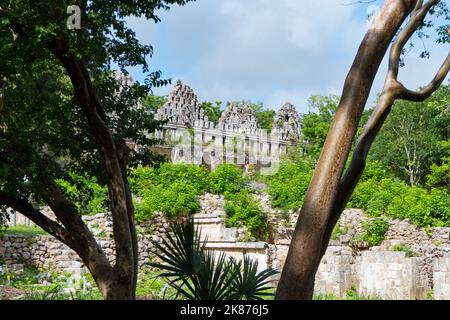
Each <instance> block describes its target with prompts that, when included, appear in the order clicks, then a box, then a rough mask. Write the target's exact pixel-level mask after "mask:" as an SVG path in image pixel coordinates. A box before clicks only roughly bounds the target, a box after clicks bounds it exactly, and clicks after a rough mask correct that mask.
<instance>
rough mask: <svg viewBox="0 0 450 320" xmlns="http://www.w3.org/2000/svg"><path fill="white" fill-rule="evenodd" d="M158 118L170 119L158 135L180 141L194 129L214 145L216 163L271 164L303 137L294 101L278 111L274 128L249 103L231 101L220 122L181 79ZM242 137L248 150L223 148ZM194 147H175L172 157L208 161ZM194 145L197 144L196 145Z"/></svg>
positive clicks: (199, 138)
mask: <svg viewBox="0 0 450 320" xmlns="http://www.w3.org/2000/svg"><path fill="white" fill-rule="evenodd" d="M155 119H156V120H167V121H168V122H167V124H166V125H164V127H163V130H161V131H157V132H156V133H155V135H154V136H155V138H157V139H161V140H164V141H166V142H167V141H169V142H170V141H172V142H173V141H179V139H180V138H181V137H182V136H183V135H184V136H187V134H186V133H182V131H183V129H193V131H194V140H195V141H196V143H198V144H200V145H201V146H203V147H204V146H207V145H212V146H214V150H211V147H210V148H203V149H208V150H206V153H207V154H208V155H207V158H208V159H209V161H211V163H208V164H211V165H212V166H214V163H215V164H218V163H221V162H223V161H224V160H226V161H227V162H233V163H236V162H237V164H243V165H247V164H263V165H267V164H270V163H271V162H273V161H277V159H278V156H279V155H280V154H281V153H283V152H284V151H285V149H286V147H287V146H288V145H292V144H295V143H297V142H298V141H299V140H300V137H301V120H300V116H299V114H298V113H297V111H296V110H295V107H294V106H293V105H292V104H291V103H286V104H285V105H284V106H283V107H282V108H281V109H280V111H279V112H278V113H277V114H276V117H275V121H274V123H273V128H272V132H271V133H268V132H266V130H263V129H261V126H260V124H259V123H258V119H257V117H256V113H255V111H254V110H253V109H252V108H251V107H250V106H248V105H244V106H239V105H238V104H237V103H235V102H232V103H229V104H228V105H227V107H226V109H225V110H224V111H223V113H222V116H221V118H220V120H219V123H218V125H217V126H216V125H214V123H213V122H212V121H210V120H209V119H208V116H207V115H206V114H205V111H204V110H203V108H202V107H201V105H200V103H199V101H198V98H197V96H196V94H195V93H194V91H193V90H192V89H191V87H189V86H188V85H186V84H183V83H181V82H180V81H179V82H177V84H176V85H175V87H174V88H173V89H172V91H171V92H170V94H169V96H168V100H167V102H166V103H165V104H164V106H162V107H161V108H160V109H159V110H158V111H157V113H156V115H155ZM236 138H237V139H238V140H240V141H241V142H242V143H241V147H242V150H245V151H244V154H243V155H241V156H238V155H234V156H233V155H231V154H230V152H229V151H228V152H227V151H225V152H224V151H223V150H224V149H226V148H227V145H228V146H229V145H230V143H231V141H233V143H235V142H234V141H235V140H236ZM188 149H190V147H187V148H184V149H183V150H181V149H180V148H178V147H174V149H173V150H172V152H171V156H172V161H174V162H179V161H183V162H187V163H196V164H204V158H205V152H204V151H205V150H202V152H203V153H202V155H200V156H199V155H192V153H190V150H188ZM193 149H194V148H193Z"/></svg>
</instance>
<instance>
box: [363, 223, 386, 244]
mask: <svg viewBox="0 0 450 320" xmlns="http://www.w3.org/2000/svg"><path fill="white" fill-rule="evenodd" d="M363 229H364V233H363V235H362V236H361V239H360V240H362V241H364V242H366V243H367V244H368V245H369V246H371V247H373V246H378V245H379V244H380V243H381V242H382V241H383V240H384V237H385V235H386V232H387V231H388V229H389V223H388V222H387V220H386V219H383V218H373V219H369V220H366V221H363Z"/></svg>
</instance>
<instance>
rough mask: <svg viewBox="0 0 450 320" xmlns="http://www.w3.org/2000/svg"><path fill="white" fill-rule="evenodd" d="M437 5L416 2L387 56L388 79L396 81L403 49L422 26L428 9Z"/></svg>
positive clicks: (433, 2) (437, 1) (436, 2)
mask: <svg viewBox="0 0 450 320" xmlns="http://www.w3.org/2000/svg"><path fill="white" fill-rule="evenodd" d="M438 3H439V0H429V1H427V2H426V3H425V4H423V0H420V1H417V3H416V7H415V9H414V10H413V11H412V13H411V19H410V20H409V22H408V23H407V25H406V27H405V28H404V29H403V30H402V31H401V32H400V34H399V35H398V37H397V39H396V40H395V42H394V43H393V45H392V47H391V51H390V55H389V70H388V78H390V79H393V80H397V78H398V73H399V69H400V57H401V55H402V51H403V48H404V47H405V45H406V43H407V42H408V40H409V39H411V37H412V36H413V34H414V33H415V32H416V30H417V28H419V27H420V25H421V24H423V21H424V19H425V17H426V15H427V13H428V11H430V9H431V8H432V7H433V6H435V5H436V4H438Z"/></svg>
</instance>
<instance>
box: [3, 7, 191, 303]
mask: <svg viewBox="0 0 450 320" xmlns="http://www.w3.org/2000/svg"><path fill="white" fill-rule="evenodd" d="M189 1H191V0H157V1H146V0H137V1H120V2H119V1H104V0H99V1H86V0H78V1H75V3H76V4H77V5H78V7H79V9H80V10H79V11H80V13H81V16H80V17H77V16H76V12H77V10H75V11H74V12H75V17H74V18H75V21H76V20H77V19H78V18H80V19H81V25H80V28H79V29H77V24H76V23H75V24H71V25H68V24H67V23H66V22H67V21H66V20H67V18H68V15H67V12H68V7H69V6H72V5H73V2H74V1H72V0H70V1H69V0H46V1H35V0H3V1H2V2H1V4H0V56H1V57H2V59H1V62H0V79H1V80H2V83H4V84H5V88H4V89H3V91H4V92H3V99H2V100H3V101H2V105H1V106H2V109H1V113H0V115H1V117H0V174H1V175H0V204H1V205H2V207H3V210H2V211H3V213H4V211H5V210H4V209H5V208H7V207H11V208H13V209H15V210H17V211H19V212H21V213H22V214H24V215H25V216H26V217H28V218H30V219H31V220H32V221H34V222H35V223H36V224H37V225H39V226H40V227H41V228H43V229H44V230H46V231H47V232H49V233H50V234H51V235H52V236H54V237H55V238H57V239H58V240H60V241H62V242H64V243H65V244H66V245H68V246H69V247H70V248H72V249H73V250H74V251H76V252H77V254H78V255H79V256H80V258H81V259H82V260H83V262H84V263H85V265H86V267H87V268H88V269H89V271H90V272H91V273H92V275H93V277H94V279H95V281H96V283H97V284H98V286H99V288H100V291H101V293H102V294H103V296H104V297H105V298H107V299H133V298H134V297H135V288H136V278H137V268H138V247H137V246H138V244H137V237H136V230H135V222H134V209H133V204H132V201H131V193H130V189H129V186H128V181H127V168H128V167H129V165H133V164H134V163H136V162H137V161H143V160H145V159H147V160H148V156H147V155H148V154H147V153H146V152H138V153H133V152H132V149H133V148H132V145H131V144H130V141H133V143H137V144H139V145H148V144H150V145H151V143H152V140H150V139H148V138H147V135H146V134H145V133H146V130H152V129H154V128H155V127H157V126H158V124H157V123H155V122H154V121H153V118H152V117H151V116H150V114H149V113H148V112H146V111H145V110H143V109H142V108H138V107H133V106H135V105H136V104H137V103H138V102H140V101H139V100H140V99H141V98H142V97H143V96H144V95H145V94H146V91H148V90H147V89H149V87H150V86H151V85H159V84H164V83H166V81H163V80H161V79H160V72H153V73H150V72H149V68H148V65H147V62H146V58H147V57H148V56H149V55H151V53H152V51H153V49H152V47H151V46H148V45H143V44H141V43H140V42H139V41H138V40H137V38H136V35H135V33H134V32H133V30H131V29H130V28H128V27H127V24H126V18H127V17H130V16H144V17H145V18H146V19H147V20H152V21H154V22H159V21H160V20H159V18H158V16H157V11H158V10H168V9H169V8H170V5H173V4H179V5H184V4H186V3H187V2H189ZM69 27H70V28H69ZM73 27H74V28H75V29H74V28H73ZM112 64H116V65H118V66H119V68H120V69H121V70H122V71H123V72H125V68H126V67H128V66H139V65H140V66H142V67H143V71H144V72H146V73H150V74H149V76H148V80H147V81H146V84H147V86H141V85H133V84H131V83H130V81H129V80H128V79H127V78H124V77H119V78H118V77H117V74H113V73H112V72H111V65H112ZM140 150H142V149H140ZM141 156H142V157H141ZM74 170H75V171H76V170H81V171H83V172H88V173H90V174H92V175H94V176H96V177H97V178H98V180H99V181H101V182H102V183H103V184H104V185H106V186H107V188H108V194H109V205H110V210H111V215H112V220H113V232H114V241H115V255H116V259H115V263H114V264H111V263H110V262H109V261H108V259H107V257H106V255H105V253H104V252H103V250H102V249H101V247H100V246H99V244H98V243H97V241H96V240H95V238H94V237H93V235H92V233H91V232H90V231H89V229H88V228H87V226H86V225H85V224H84V223H83V220H82V219H81V215H80V214H79V212H77V210H76V206H75V205H74V203H73V202H72V201H71V200H70V199H69V198H68V197H67V195H66V194H64V192H63V190H62V189H61V187H60V185H58V182H57V180H58V179H68V180H70V172H71V171H74ZM35 203H38V204H46V205H49V206H50V207H51V208H52V210H53V212H54V214H55V216H56V220H52V219H50V218H49V217H47V216H46V215H44V214H43V213H42V212H41V211H40V210H39V209H38V208H37V206H36V205H35Z"/></svg>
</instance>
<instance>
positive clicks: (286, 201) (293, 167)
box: [267, 161, 313, 210]
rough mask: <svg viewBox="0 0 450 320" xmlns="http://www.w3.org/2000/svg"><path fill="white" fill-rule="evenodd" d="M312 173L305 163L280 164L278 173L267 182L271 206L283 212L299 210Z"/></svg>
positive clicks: (290, 162)
mask: <svg viewBox="0 0 450 320" xmlns="http://www.w3.org/2000/svg"><path fill="white" fill-rule="evenodd" d="M312 173H313V170H312V168H311V166H310V165H309V164H307V163H303V162H293V161H287V162H284V163H282V164H281V166H280V170H279V171H278V173H277V174H276V175H275V176H273V177H271V178H269V179H268V181H267V184H268V187H269V188H268V192H269V194H270V197H271V202H272V205H273V206H274V207H277V208H280V209H284V210H290V209H298V208H300V207H301V206H302V205H303V200H304V197H305V194H306V191H307V190H308V186H309V183H310V181H311V177H312Z"/></svg>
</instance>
